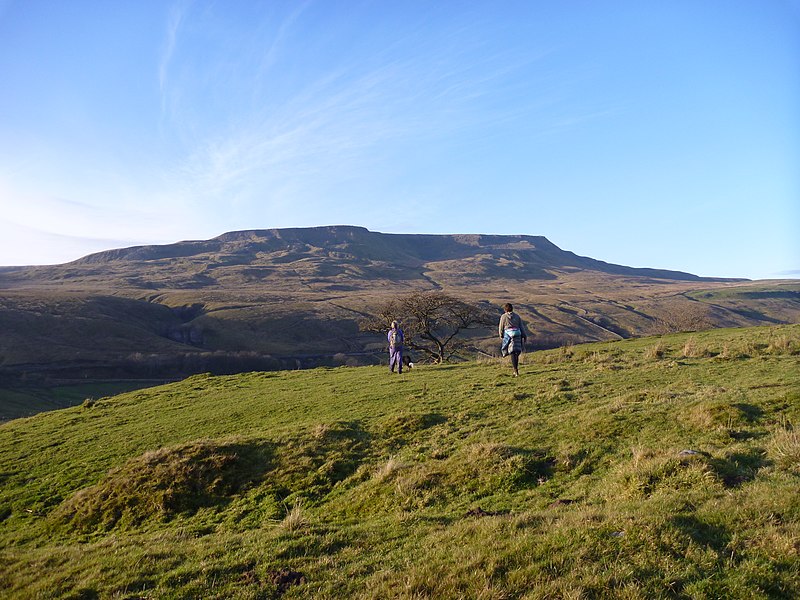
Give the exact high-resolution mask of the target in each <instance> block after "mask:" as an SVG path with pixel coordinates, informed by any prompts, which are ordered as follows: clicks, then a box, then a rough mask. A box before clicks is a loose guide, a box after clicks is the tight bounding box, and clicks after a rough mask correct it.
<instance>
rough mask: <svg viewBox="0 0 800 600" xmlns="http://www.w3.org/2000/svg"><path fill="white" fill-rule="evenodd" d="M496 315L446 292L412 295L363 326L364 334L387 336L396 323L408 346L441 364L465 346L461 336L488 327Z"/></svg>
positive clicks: (384, 307) (391, 304) (394, 302)
mask: <svg viewBox="0 0 800 600" xmlns="http://www.w3.org/2000/svg"><path fill="white" fill-rule="evenodd" d="M496 318H497V317H496V315H495V314H494V313H493V312H492V311H490V310H488V309H486V308H484V307H482V306H478V305H475V304H470V303H468V302H464V301H463V300H460V299H458V298H455V297H453V296H450V295H448V294H445V293H443V292H412V293H410V294H407V295H405V296H402V297H400V298H397V299H394V300H390V301H389V302H387V303H385V304H384V305H382V306H381V307H380V308H379V310H378V314H377V315H375V316H373V317H371V318H369V319H366V320H364V321H362V322H361V324H360V326H361V329H362V331H374V332H385V331H386V330H387V328H388V327H389V326H390V325H391V322H392V321H394V320H397V321H400V322H401V323H402V328H403V331H404V333H405V345H406V346H407V347H409V348H412V349H414V350H418V351H420V352H422V353H423V354H425V355H426V356H427V357H428V358H429V359H430V360H431V361H433V362H435V363H441V362H445V361H447V360H449V359H450V358H452V357H453V356H454V355H455V354H456V353H457V352H458V351H459V350H463V349H464V348H465V346H466V344H465V342H464V341H463V340H462V339H460V338H458V335H459V334H460V333H462V332H463V331H464V330H467V329H474V328H476V327H485V326H488V325H490V324H492V323H493V322H494V321H495V320H496Z"/></svg>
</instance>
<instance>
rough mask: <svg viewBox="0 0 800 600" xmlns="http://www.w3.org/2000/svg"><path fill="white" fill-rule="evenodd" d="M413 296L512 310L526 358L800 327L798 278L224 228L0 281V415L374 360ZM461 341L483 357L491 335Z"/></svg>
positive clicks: (541, 245)
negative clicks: (181, 382) (715, 332)
mask: <svg viewBox="0 0 800 600" xmlns="http://www.w3.org/2000/svg"><path fill="white" fill-rule="evenodd" d="M415 290H443V291H445V292H448V293H450V294H452V295H455V296H458V297H460V298H463V299H465V300H468V301H470V302H475V303H481V304H484V305H487V306H488V305H491V306H494V307H496V308H495V310H497V311H498V314H499V310H500V309H499V306H500V305H502V304H503V303H504V302H507V301H512V302H514V304H515V306H516V307H517V309H518V311H519V312H520V313H521V314H522V316H523V318H524V319H525V320H526V322H527V323H528V324H529V325H530V329H531V330H532V332H533V335H532V336H531V337H530V338H529V341H530V343H531V344H532V346H533V347H534V348H552V347H556V346H560V345H563V344H574V343H581V342H587V341H597V340H613V339H623V338H630V337H636V336H642V335H652V334H656V333H665V332H671V331H690V330H704V329H711V328H714V327H744V326H755V325H765V324H779V323H796V322H798V321H800V284H799V283H797V282H796V281H775V282H749V281H741V280H720V279H703V278H699V277H696V276H694V275H691V274H688V273H682V272H677V271H665V270H655V269H638V268H631V267H625V266H620V265H612V264H608V263H605V262H602V261H599V260H595V259H591V258H586V257H581V256H577V255H575V254H574V253H572V252H568V251H565V250H562V249H560V248H558V247H557V246H556V245H554V244H552V243H551V242H549V241H548V240H547V239H546V238H544V237H540V236H523V235H519V236H513V235H506V236H498V235H400V234H383V233H377V232H371V231H368V230H366V229H363V228H359V227H348V226H332V227H317V228H308V229H274V230H254V231H240V232H231V233H226V234H224V235H221V236H219V237H217V238H214V239H212V240H205V241H189V242H181V243H177V244H169V245H164V246H140V247H133V248H124V249H118V250H112V251H108V252H101V253H98V254H93V255H90V256H87V257H85V258H82V259H80V260H77V261H75V262H72V263H68V264H64V265H54V266H43V267H27V268H13V269H4V270H2V271H0V330H2V332H3V335H2V336H0V395H2V398H0V400H1V401H2V402H0V404H2V410H3V412H2V414H0V417H3V416H5V417H8V416H19V415H24V414H29V413H30V412H31V411H34V410H39V409H41V408H46V407H47V406H48V402H51V403H52V401H51V400H48V398H50V397H52V396H53V390H56V391H57V394H56V397H57V400H59V401H60V402H61V403H62V404H63V403H69V402H72V401H73V398H75V397H78V398H80V397H81V395H82V394H83V397H87V396H96V395H97V394H98V393H100V394H102V393H104V389H100V388H97V386H98V385H100V386H101V387H102V386H108V385H118V384H121V383H123V382H124V381H126V380H130V379H136V380H139V381H140V382H142V380H147V381H153V380H159V379H161V380H163V379H171V378H180V377H184V376H186V375H188V374H192V373H200V372H213V373H218V374H222V373H235V372H243V371H248V370H254V369H261V370H263V369H278V368H297V367H308V366H313V365H319V364H328V365H331V364H342V363H348V364H370V363H372V364H374V363H376V362H377V360H378V358H376V352H380V351H381V350H382V346H383V344H382V340H381V339H380V338H379V336H375V335H373V334H368V333H364V332H361V331H359V327H358V321H359V320H360V319H362V318H364V317H365V316H366V315H367V314H368V313H370V312H374V311H375V309H376V308H377V307H378V306H379V305H380V304H381V303H382V302H384V301H386V300H387V299H388V298H390V297H394V296H397V295H399V294H403V293H406V292H409V291H415ZM473 342H474V346H475V347H476V348H477V349H480V350H482V351H484V352H487V353H490V354H491V353H494V352H495V351H496V343H495V340H494V336H493V331H492V330H491V328H487V330H486V331H483V332H477V333H476V337H475V338H474V339H473ZM77 383H81V385H80V386H77V385H76V384H77ZM67 384H70V385H67ZM84 384H86V385H84ZM89 385H90V386H93V387H87V386H89ZM96 388H97V389H96ZM69 390H72V391H69ZM48 395H49V396H48Z"/></svg>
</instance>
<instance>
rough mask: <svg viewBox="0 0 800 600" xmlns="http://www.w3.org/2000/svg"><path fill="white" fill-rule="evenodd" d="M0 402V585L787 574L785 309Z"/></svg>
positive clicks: (799, 482)
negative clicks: (432, 361) (751, 316)
mask: <svg viewBox="0 0 800 600" xmlns="http://www.w3.org/2000/svg"><path fill="white" fill-rule="evenodd" d="M523 359H524V365H523V367H522V369H521V372H522V376H521V377H519V378H513V377H511V376H510V375H511V373H510V368H509V366H508V365H507V364H505V363H502V362H485V363H468V364H458V365H444V366H423V367H420V368H418V369H415V370H413V371H412V372H410V373H408V374H404V375H403V376H398V375H394V376H390V374H389V373H388V372H387V369H385V368H378V367H359V368H347V367H342V368H337V369H318V370H313V371H292V372H273V373H251V374H244V375H237V376H226V377H210V376H204V375H200V376H195V377H192V378H189V379H187V380H184V381H182V382H179V383H174V384H169V385H165V386H161V387H156V388H149V389H146V390H139V391H134V392H129V393H125V394H121V395H119V396H114V397H108V398H101V399H98V400H96V401H87V402H85V403H84V404H83V405H81V406H78V407H74V408H70V409H65V410H60V411H55V412H51V413H43V414H39V415H37V416H34V417H31V418H27V419H19V420H16V421H12V422H9V423H6V424H4V425H2V426H0V482H2V491H0V519H2V521H1V522H0V540H1V542H0V544H1V545H2V546H1V547H2V550H0V595H2V596H4V597H10V598H74V599H78V598H80V599H89V598H129V599H134V598H159V599H161V598H219V599H223V598H253V599H255V598H279V597H282V598H323V599H324V598H363V599H366V598H482V599H498V600H499V599H506V598H526V599H527V598H530V599H533V598H565V599H567V598H570V599H578V598H629V599H634V598H642V599H645V598H647V599H650V598H708V599H711V598H742V599H744V598H747V599H750V598H796V597H800V432H799V431H798V429H797V428H796V426H797V424H798V423H800V325H789V326H775V327H768V328H756V329H729V330H714V331H709V332H703V333H693V334H680V335H670V336H665V337H662V338H647V339H639V340H627V341H621V342H613V343H611V342H609V343H601V344H591V345H581V346H574V347H567V348H561V349H558V350H552V351H547V352H537V353H531V354H527V355H524V356H523Z"/></svg>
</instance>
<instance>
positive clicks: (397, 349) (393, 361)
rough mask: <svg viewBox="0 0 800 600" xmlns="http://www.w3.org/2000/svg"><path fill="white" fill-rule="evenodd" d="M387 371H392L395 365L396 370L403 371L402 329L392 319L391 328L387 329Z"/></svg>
mask: <svg viewBox="0 0 800 600" xmlns="http://www.w3.org/2000/svg"><path fill="white" fill-rule="evenodd" d="M387 337H388V339H389V372H390V373H394V367H395V365H396V366H397V372H398V373H402V372H403V341H404V338H403V330H402V329H400V324H399V323H398V322H397V321H392V328H391V329H390V330H389V335H388V336H387Z"/></svg>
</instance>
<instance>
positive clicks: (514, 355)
mask: <svg viewBox="0 0 800 600" xmlns="http://www.w3.org/2000/svg"><path fill="white" fill-rule="evenodd" d="M503 310H505V312H504V313H503V315H502V316H501V317H500V326H499V328H498V329H499V333H500V339H502V340H503V343H502V345H501V346H500V354H502V355H503V356H508V355H509V354H510V355H511V366H512V367H514V377H518V376H519V355H520V353H521V352H522V350H523V348H524V347H525V340H526V339H528V336H527V335H526V334H525V327H524V326H523V325H522V319H520V317H519V315H518V314H517V313H515V312H514V307H513V306H512V305H511V304H510V303H506V304H504V305H503Z"/></svg>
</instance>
